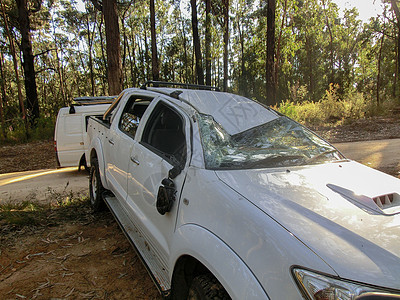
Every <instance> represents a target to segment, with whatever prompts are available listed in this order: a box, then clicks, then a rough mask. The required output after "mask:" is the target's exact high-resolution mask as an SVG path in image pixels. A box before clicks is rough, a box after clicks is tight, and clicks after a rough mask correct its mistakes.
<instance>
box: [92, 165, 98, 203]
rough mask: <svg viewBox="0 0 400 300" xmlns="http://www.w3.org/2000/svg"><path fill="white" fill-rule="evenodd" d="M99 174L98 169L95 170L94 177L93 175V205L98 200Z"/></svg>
mask: <svg viewBox="0 0 400 300" xmlns="http://www.w3.org/2000/svg"><path fill="white" fill-rule="evenodd" d="M96 176H97V174H96V169H94V170H93V175H92V195H93V198H92V199H91V200H92V203H94V202H95V201H96V198H97V178H96Z"/></svg>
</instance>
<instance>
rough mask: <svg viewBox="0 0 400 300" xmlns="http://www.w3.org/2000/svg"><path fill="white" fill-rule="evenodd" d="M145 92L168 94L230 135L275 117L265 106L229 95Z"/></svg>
mask: <svg viewBox="0 0 400 300" xmlns="http://www.w3.org/2000/svg"><path fill="white" fill-rule="evenodd" d="M147 90H149V91H154V92H158V93H162V94H164V95H169V96H171V97H174V98H176V99H179V100H181V101H183V102H185V103H187V104H189V105H190V106H192V107H193V108H195V109H196V110H197V111H198V112H199V113H202V114H206V115H211V116H212V117H213V118H214V120H215V121H216V122H218V123H219V124H221V125H222V126H223V127H224V129H225V130H226V131H227V132H228V133H229V134H231V135H234V134H236V133H239V132H243V131H246V130H248V129H250V128H254V127H256V126H259V125H262V124H264V123H267V122H269V121H272V120H273V119H276V118H277V117H278V114H277V113H276V112H275V111H273V110H271V109H270V108H269V107H267V106H264V105H263V104H261V103H259V102H256V101H254V100H251V99H249V98H246V97H243V96H239V95H235V94H231V93H225V92H219V91H213V90H192V89H185V88H163V87H162V88H160V87H148V88H147Z"/></svg>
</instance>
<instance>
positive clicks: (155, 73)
mask: <svg viewBox="0 0 400 300" xmlns="http://www.w3.org/2000/svg"><path fill="white" fill-rule="evenodd" d="M150 27H151V67H152V73H153V80H159V77H160V68H159V66H158V55H157V39H156V12H155V9H154V0H150Z"/></svg>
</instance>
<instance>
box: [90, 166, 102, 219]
mask: <svg viewBox="0 0 400 300" xmlns="http://www.w3.org/2000/svg"><path fill="white" fill-rule="evenodd" d="M104 191H105V189H104V187H103V185H102V183H101V178H100V170H99V162H98V161H97V159H93V161H92V165H91V167H90V174H89V194H90V204H91V206H92V208H93V210H94V211H95V212H99V211H102V210H104V209H105V203H104V200H103V196H102V194H103V192H104Z"/></svg>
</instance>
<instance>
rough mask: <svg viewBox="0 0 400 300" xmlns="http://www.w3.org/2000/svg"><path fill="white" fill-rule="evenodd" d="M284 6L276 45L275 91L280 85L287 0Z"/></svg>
mask: <svg viewBox="0 0 400 300" xmlns="http://www.w3.org/2000/svg"><path fill="white" fill-rule="evenodd" d="M284 1H285V2H284V3H285V4H284V8H283V15H282V21H281V28H280V30H279V37H278V43H277V45H276V60H275V76H274V82H275V87H274V90H275V93H276V89H277V87H278V79H279V69H280V68H279V67H280V65H279V63H280V58H281V41H282V33H283V27H284V26H285V20H286V14H287V0H284Z"/></svg>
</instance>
